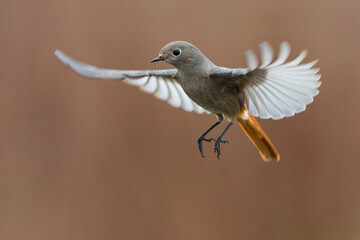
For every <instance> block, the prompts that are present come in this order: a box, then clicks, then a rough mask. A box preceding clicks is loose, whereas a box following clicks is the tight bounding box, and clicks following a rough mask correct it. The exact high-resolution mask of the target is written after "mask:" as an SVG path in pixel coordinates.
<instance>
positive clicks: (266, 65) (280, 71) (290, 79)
mask: <svg viewBox="0 0 360 240" xmlns="http://www.w3.org/2000/svg"><path fill="white" fill-rule="evenodd" d="M260 53H261V60H262V64H261V66H260V67H257V66H258V60H257V58H256V56H255V54H254V53H253V52H252V51H248V52H247V54H246V57H247V63H248V68H249V70H251V71H250V72H249V74H247V75H246V77H247V81H248V82H249V84H247V85H246V86H245V87H244V94H245V101H246V107H247V108H248V109H249V111H250V112H251V114H253V115H254V116H256V117H260V118H273V119H281V118H283V117H289V116H293V115H294V114H295V113H300V112H302V111H304V110H305V108H306V105H308V104H309V103H311V102H312V101H313V98H314V97H315V96H316V95H317V94H318V93H319V90H318V87H319V86H320V85H321V82H320V81H319V80H320V77H321V75H320V74H317V73H318V71H319V69H314V68H312V67H313V66H314V65H315V64H316V62H317V61H313V62H310V63H307V64H301V62H302V61H303V60H304V58H305V56H306V54H307V52H306V51H303V52H302V53H300V55H299V56H298V57H297V58H295V59H294V60H292V61H290V62H288V63H285V61H286V59H287V58H288V56H289V54H290V46H289V44H288V43H285V42H284V43H282V44H281V45H280V51H279V56H278V58H277V59H276V60H275V61H274V62H273V63H271V61H272V55H273V54H272V53H273V51H272V49H271V47H270V45H269V44H268V43H262V44H261V45H260ZM261 70H265V71H261ZM264 72H265V73H266V74H264Z"/></svg>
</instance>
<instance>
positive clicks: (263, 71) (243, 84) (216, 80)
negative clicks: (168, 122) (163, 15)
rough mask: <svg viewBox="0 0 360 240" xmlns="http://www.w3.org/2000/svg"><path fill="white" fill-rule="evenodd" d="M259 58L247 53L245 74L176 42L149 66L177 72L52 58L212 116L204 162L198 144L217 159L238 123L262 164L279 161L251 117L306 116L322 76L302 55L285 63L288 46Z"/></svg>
mask: <svg viewBox="0 0 360 240" xmlns="http://www.w3.org/2000/svg"><path fill="white" fill-rule="evenodd" d="M260 52H261V65H260V66H259V62H258V59H257V57H256V56H255V54H254V53H253V52H252V51H247V52H246V60H247V68H225V67H219V66H216V65H215V64H214V63H212V62H211V61H210V60H209V59H208V58H207V57H206V56H205V55H204V54H202V53H201V51H200V50H199V49H198V48H197V47H195V46H194V45H192V44H190V43H188V42H184V41H176V42H171V43H169V44H167V45H166V46H164V47H163V48H162V49H161V51H160V53H159V56H158V57H157V58H155V59H153V60H152V61H151V62H156V61H165V62H167V63H169V64H171V65H173V66H174V67H175V69H168V70H143V71H141V70H112V69H102V68H97V67H94V66H91V65H87V64H84V63H81V62H78V61H76V60H74V59H72V58H70V57H68V56H67V55H65V54H64V53H63V52H61V51H60V50H56V51H55V55H56V56H57V57H58V59H59V60H60V61H61V62H62V63H64V64H65V65H68V66H69V67H70V68H71V69H73V70H74V71H75V72H77V73H78V74H80V75H81V76H84V77H87V78H91V79H110V80H123V81H124V82H125V83H128V84H131V85H136V86H139V87H140V89H141V90H143V91H145V92H149V93H152V94H154V95H155V96H156V97H157V98H159V99H161V100H165V101H167V102H168V103H169V104H170V105H172V106H174V107H181V108H182V109H184V110H186V111H195V112H197V113H212V114H214V115H215V116H216V117H217V123H215V124H214V125H213V126H212V127H210V128H209V130H207V131H206V132H205V133H204V134H202V135H201V136H200V138H199V139H198V146H199V150H200V153H201V155H202V156H204V155H203V146H202V142H203V141H207V142H211V141H215V149H214V151H215V152H217V156H218V157H219V155H220V144H221V143H225V142H227V141H226V140H223V139H222V137H223V135H224V134H225V132H226V131H227V130H228V129H229V128H230V126H231V125H232V124H233V122H235V121H238V122H239V124H240V125H241V127H242V128H243V129H244V131H245V132H246V133H247V135H248V136H249V138H250V139H251V141H252V142H253V143H254V144H255V146H256V147H257V148H258V150H259V152H260V154H261V156H262V158H263V159H264V160H265V161H269V160H277V161H278V160H279V159H280V155H279V154H278V152H277V150H276V149H275V147H274V146H273V145H272V143H271V141H270V140H269V139H268V137H267V136H266V134H265V133H264V132H263V130H262V129H261V127H260V126H259V124H258V123H257V122H256V120H255V119H254V118H253V117H252V116H251V115H254V116H255V117H260V118H272V119H281V118H283V117H289V116H293V115H294V114H295V113H299V112H302V111H304V110H305V108H306V105H307V104H309V103H311V102H312V101H313V98H314V97H315V96H316V95H317V94H318V93H319V91H318V87H319V86H320V84H321V82H320V81H319V79H320V75H319V74H318V71H319V69H314V68H313V66H314V65H315V64H316V62H317V61H316V60H315V61H313V62H310V63H307V64H301V62H302V61H303V60H304V58H305V56H306V53H307V52H306V51H303V52H302V53H300V55H299V56H298V57H296V58H295V59H294V60H292V61H290V62H287V63H285V61H286V59H287V58H288V56H289V54H290V46H289V44H287V43H286V42H284V43H282V44H281V45H280V51H279V56H278V58H277V59H276V60H275V61H273V52H272V49H271V47H270V45H269V44H268V43H266V42H265V43H262V44H261V45H260ZM272 61H273V62H272ZM224 117H225V118H227V119H228V120H229V121H230V124H229V125H228V127H226V129H225V130H224V132H223V133H222V134H221V135H220V136H219V137H218V138H217V139H216V140H215V139H213V138H210V139H208V138H205V136H206V135H207V134H208V133H209V132H210V131H211V130H212V129H213V128H214V127H216V126H217V125H218V124H219V123H220V122H221V121H222V120H223V118H224Z"/></svg>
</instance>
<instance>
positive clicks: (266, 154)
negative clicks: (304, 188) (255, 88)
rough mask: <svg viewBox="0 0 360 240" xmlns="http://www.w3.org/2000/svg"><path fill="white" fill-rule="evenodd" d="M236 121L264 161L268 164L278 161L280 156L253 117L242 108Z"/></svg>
mask: <svg viewBox="0 0 360 240" xmlns="http://www.w3.org/2000/svg"><path fill="white" fill-rule="evenodd" d="M237 120H238V122H239V124H240V126H241V128H242V129H243V130H244V131H245V133H246V134H247V135H248V137H249V138H250V140H251V141H252V142H253V143H254V145H255V146H256V147H257V149H258V150H259V152H260V155H261V157H262V158H263V159H264V161H266V162H268V161H271V160H276V161H279V160H280V155H279V153H278V152H277V151H276V149H275V147H274V145H273V144H272V143H271V141H270V139H269V138H268V137H267V136H266V134H265V133H264V131H263V130H262V129H261V127H260V125H259V124H258V123H257V121H256V120H255V118H254V116H253V115H251V114H250V112H249V111H247V110H246V109H245V108H243V110H242V111H241V113H240V114H239V116H238V119H237Z"/></svg>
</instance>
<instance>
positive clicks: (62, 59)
mask: <svg viewBox="0 0 360 240" xmlns="http://www.w3.org/2000/svg"><path fill="white" fill-rule="evenodd" d="M54 54H55V56H56V57H57V59H59V60H60V62H62V63H63V64H65V65H67V58H68V57H67V56H66V54H65V53H64V52H63V51H61V50H59V49H56V50H55V52H54Z"/></svg>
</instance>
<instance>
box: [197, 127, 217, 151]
mask: <svg viewBox="0 0 360 240" xmlns="http://www.w3.org/2000/svg"><path fill="white" fill-rule="evenodd" d="M220 123H221V121H217V122H216V123H215V124H214V125H212V126H211V127H210V128H209V129H208V130H206V132H204V133H203V134H202V135H201V136H200V137H199V139H198V140H197V142H198V147H199V150H200V153H201V156H202V157H204V152H203V145H202V142H203V141H206V142H211V141H215V139H214V138H210V139H209V138H205V136H206V134H208V133H209V132H210V131H211V130H213V129H214V128H215V127H216V126H217V125H219V124H220Z"/></svg>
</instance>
